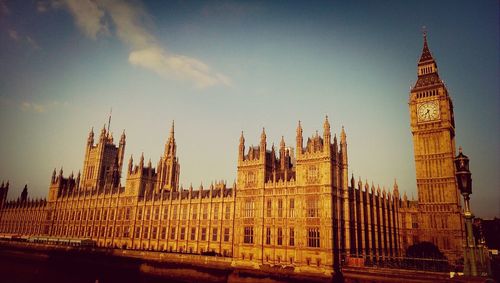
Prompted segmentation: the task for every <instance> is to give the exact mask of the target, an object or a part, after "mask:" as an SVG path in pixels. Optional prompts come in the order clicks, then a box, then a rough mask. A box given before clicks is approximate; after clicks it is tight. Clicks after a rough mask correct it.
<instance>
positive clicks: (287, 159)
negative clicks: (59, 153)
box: [0, 42, 462, 274]
mask: <svg viewBox="0 0 500 283" xmlns="http://www.w3.org/2000/svg"><path fill="white" fill-rule="evenodd" d="M429 56H430V52H428V47H427V42H425V43H424V52H423V55H422V58H423V59H421V60H420V63H419V80H418V81H417V83H416V85H415V88H414V89H413V90H412V92H411V95H410V111H411V117H412V123H411V126H412V133H413V135H414V143H415V161H416V165H417V166H416V167H417V187H418V190H419V201H414V200H408V199H407V197H406V194H404V195H403V196H400V193H399V188H398V185H397V184H396V183H394V186H393V188H392V190H386V189H385V188H382V189H381V188H380V187H379V186H375V185H374V184H373V183H371V185H369V184H368V181H365V182H362V181H361V180H358V181H357V182H356V181H355V179H354V176H352V177H351V178H349V175H348V153H347V135H346V132H345V131H344V128H342V129H341V132H340V138H339V141H338V140H337V137H336V136H334V137H333V138H332V134H331V130H330V123H329V121H328V117H326V118H325V121H324V123H323V132H322V134H321V135H320V134H319V133H318V132H317V131H316V133H315V134H313V135H312V136H311V137H309V138H308V139H307V141H306V143H305V145H304V140H303V129H302V125H301V124H300V122H299V124H298V126H297V134H296V141H295V148H294V149H293V148H291V147H287V146H286V144H285V141H284V139H283V138H282V140H281V142H280V145H279V148H277V149H276V148H275V147H274V145H273V146H272V147H271V148H268V144H267V137H266V133H265V131H264V130H263V131H262V134H261V137H260V143H259V145H258V146H255V147H254V146H250V147H248V148H247V147H246V145H245V138H244V136H243V133H242V134H241V137H240V144H239V154H238V168H237V182H236V183H235V184H233V186H232V188H228V187H227V186H226V183H225V182H218V183H216V184H211V185H210V186H209V188H204V187H203V186H200V187H199V188H198V189H197V190H194V189H193V188H192V187H190V188H189V189H183V188H182V187H181V188H179V174H180V164H179V162H178V159H177V156H176V148H177V145H176V142H175V136H174V125H173V124H172V128H171V131H170V137H169V139H168V141H167V143H166V144H165V150H164V153H163V155H162V156H161V157H160V160H159V162H158V165H157V167H156V168H154V167H153V166H152V164H151V161H149V162H148V163H147V164H144V156H141V157H140V160H139V163H138V164H134V161H133V159H132V157H130V160H129V162H128V166H127V168H126V172H127V177H126V183H125V186H122V185H121V184H120V179H121V172H122V167H123V157H124V151H125V139H126V137H125V133H123V134H122V135H121V138H120V141H119V143H118V145H115V143H114V140H113V137H112V136H111V134H110V133H109V129H108V130H106V128H105V127H104V128H103V129H102V130H101V133H100V137H99V140H98V142H97V144H95V143H94V132H93V130H92V131H91V132H90V133H89V136H88V140H87V145H86V151H85V160H84V164H83V174H80V173H78V174H77V177H76V178H75V177H74V176H73V174H70V175H69V176H68V177H64V176H63V170H62V169H61V170H60V171H59V174H56V171H55V170H54V172H53V174H52V178H51V182H50V187H49V195H48V199H47V200H37V201H33V200H29V199H28V197H27V190H25V191H24V192H23V195H22V197H21V199H19V200H17V201H11V202H7V201H6V195H7V191H8V187H9V185H8V184H7V185H4V184H2V186H1V188H0V196H1V198H0V233H11V234H22V235H45V236H50V237H56V238H80V239H81V238H88V239H93V240H95V241H96V243H97V245H99V246H103V247H117V248H127V249H147V250H157V251H167V252H181V253H205V252H215V253H219V254H221V255H224V256H229V257H232V258H233V263H234V265H239V266H252V267H262V266H264V265H281V266H292V267H293V268H294V269H295V270H296V271H299V272H301V271H304V272H320V273H325V274H331V272H332V270H335V269H336V268H337V267H338V266H340V265H342V264H345V263H347V262H349V261H350V260H352V259H355V258H363V259H364V260H365V261H370V262H377V261H380V260H385V259H387V258H392V257H399V256H403V255H404V251H405V249H406V248H407V247H408V246H409V245H411V244H413V243H415V242H418V241H422V240H430V241H433V242H434V243H436V244H437V245H438V246H439V247H440V248H441V249H443V250H444V251H446V252H447V255H449V256H453V255H458V254H459V253H460V250H461V243H462V242H461V239H462V238H461V237H462V234H461V231H462V230H461V227H462V226H461V218H460V217H461V214H460V211H461V209H460V202H459V199H458V192H457V189H456V184H455V180H454V178H453V174H454V169H453V164H452V158H453V156H454V140H453V137H454V124H453V112H452V104H451V100H450V98H449V96H448V93H447V91H446V88H445V87H444V84H443V83H442V82H441V81H440V80H438V78H439V77H437V79H436V76H437V71H436V67H435V62H434V61H433V59H432V57H431V56H430V57H429ZM429 58H430V59H429ZM431 94H432V96H431ZM426 103H427V104H426ZM432 103H438V105H439V108H438V117H439V118H436V119H435V118H432V119H430V120H429V118H428V117H427V113H428V112H430V111H431V110H432V109H434V108H433V106H432V105H431V104H432ZM421 105H428V106H426V107H429V108H431V110H429V111H426V110H422V111H420V110H419V107H422V106H421ZM432 111H434V110H432ZM418 113H423V114H421V115H424V116H425V117H423V116H422V117H421V118H418V117H419V116H418V115H419V114H418ZM432 115H435V114H432ZM419 119H421V120H419ZM424 120H425V121H424ZM108 127H109V126H108ZM294 151H295V154H294V153H293V152H294Z"/></svg>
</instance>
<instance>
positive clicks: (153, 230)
mask: <svg viewBox="0 0 500 283" xmlns="http://www.w3.org/2000/svg"><path fill="white" fill-rule="evenodd" d="M157 236H158V228H157V227H153V229H152V230H151V238H153V240H156V238H157Z"/></svg>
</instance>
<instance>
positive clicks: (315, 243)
mask: <svg viewBox="0 0 500 283" xmlns="http://www.w3.org/2000/svg"><path fill="white" fill-rule="evenodd" d="M319 239H320V237H319V228H309V229H308V230H307V246H308V247H311V248H319V247H320V243H319Z"/></svg>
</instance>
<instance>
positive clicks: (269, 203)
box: [266, 199, 273, 217]
mask: <svg viewBox="0 0 500 283" xmlns="http://www.w3.org/2000/svg"><path fill="white" fill-rule="evenodd" d="M272 209H273V203H272V201H271V200H270V199H268V200H267V204H266V216H267V217H271V215H272Z"/></svg>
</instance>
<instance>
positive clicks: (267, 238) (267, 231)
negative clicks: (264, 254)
mask: <svg viewBox="0 0 500 283" xmlns="http://www.w3.org/2000/svg"><path fill="white" fill-rule="evenodd" d="M270 244H271V228H270V227H267V228H266V245H270Z"/></svg>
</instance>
